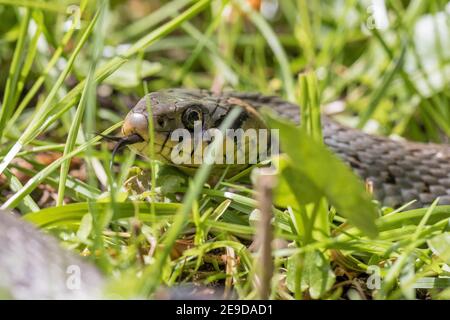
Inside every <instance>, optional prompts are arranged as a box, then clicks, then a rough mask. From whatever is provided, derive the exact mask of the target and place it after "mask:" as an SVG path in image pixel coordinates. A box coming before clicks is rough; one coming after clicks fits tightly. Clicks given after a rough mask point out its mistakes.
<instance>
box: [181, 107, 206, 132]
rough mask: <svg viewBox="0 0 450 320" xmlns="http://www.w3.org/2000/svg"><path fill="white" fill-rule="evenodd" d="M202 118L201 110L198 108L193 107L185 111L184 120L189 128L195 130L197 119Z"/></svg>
mask: <svg viewBox="0 0 450 320" xmlns="http://www.w3.org/2000/svg"><path fill="white" fill-rule="evenodd" d="M201 118H202V117H201V112H200V111H199V110H197V109H196V108H192V107H191V108H189V109H187V110H186V111H185V112H184V114H183V119H182V120H183V124H184V126H185V127H186V128H187V129H189V130H193V129H194V124H195V121H200V120H201Z"/></svg>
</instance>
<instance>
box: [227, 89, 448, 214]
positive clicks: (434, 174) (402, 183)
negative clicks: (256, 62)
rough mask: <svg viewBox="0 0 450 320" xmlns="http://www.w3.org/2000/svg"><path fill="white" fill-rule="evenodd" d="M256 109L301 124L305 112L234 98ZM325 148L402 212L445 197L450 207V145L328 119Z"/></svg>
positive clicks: (271, 100) (269, 100)
mask: <svg viewBox="0 0 450 320" xmlns="http://www.w3.org/2000/svg"><path fill="white" fill-rule="evenodd" d="M232 94H233V95H236V96H239V97H240V98H241V99H243V100H246V101H248V102H249V103H250V104H252V105H253V106H255V107H256V108H260V107H262V106H268V107H271V108H272V109H273V110H274V111H276V112H277V113H278V114H280V115H281V116H283V117H286V118H288V119H291V120H293V121H295V122H297V123H298V122H299V118H300V113H299V107H298V106H297V105H295V104H291V103H288V102H286V101H283V100H281V99H280V98H278V97H267V96H260V95H258V94H242V93H232ZM322 127H323V135H324V141H325V144H326V145H327V146H328V147H329V148H330V149H331V150H333V152H334V153H336V154H337V155H338V156H339V157H340V158H341V159H342V160H344V161H345V162H346V163H347V164H349V165H350V166H351V167H352V168H353V169H354V171H355V172H356V173H357V174H358V175H359V176H360V177H361V178H362V179H364V180H366V181H368V180H370V181H371V182H372V183H373V186H374V192H375V196H376V198H377V199H379V200H380V201H381V202H382V203H383V204H385V205H388V206H393V207H397V206H399V205H402V204H405V203H407V202H409V201H411V200H416V202H415V203H414V205H413V206H415V207H423V206H426V205H429V204H431V203H432V202H433V201H434V200H435V199H436V197H440V201H439V204H450V146H449V145H438V144H425V143H413V142H407V141H394V140H391V139H388V138H385V137H379V136H374V135H369V134H366V133H364V132H362V131H358V130H355V129H352V128H348V127H346V126H343V125H341V124H339V123H337V122H335V121H333V120H332V119H330V118H329V117H327V116H323V117H322Z"/></svg>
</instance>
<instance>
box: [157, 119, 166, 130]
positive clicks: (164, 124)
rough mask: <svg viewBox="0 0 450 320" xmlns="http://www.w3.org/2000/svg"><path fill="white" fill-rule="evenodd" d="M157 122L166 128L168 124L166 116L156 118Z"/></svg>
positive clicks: (159, 125) (162, 127) (161, 127)
mask: <svg viewBox="0 0 450 320" xmlns="http://www.w3.org/2000/svg"><path fill="white" fill-rule="evenodd" d="M156 124H157V125H158V127H159V128H160V129H164V127H165V126H166V118H164V117H157V118H156Z"/></svg>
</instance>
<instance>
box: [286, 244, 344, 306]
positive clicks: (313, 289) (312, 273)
mask: <svg viewBox="0 0 450 320" xmlns="http://www.w3.org/2000/svg"><path fill="white" fill-rule="evenodd" d="M303 264H304V265H303V268H302V270H301V271H302V274H301V290H302V291H304V290H309V294H310V296H311V298H313V299H319V298H320V297H322V296H323V295H324V294H325V293H326V292H327V291H328V290H330V289H331V287H332V286H333V284H334V282H335V280H336V276H335V275H334V273H333V271H332V270H331V267H330V262H329V261H328V259H327V257H326V256H325V255H324V254H323V253H322V252H320V251H318V250H315V251H311V252H307V253H306V254H305V256H304V258H303ZM298 267H299V264H298V263H297V257H296V256H292V257H289V259H288V272H287V279H286V281H287V286H288V289H289V290H291V291H292V292H294V291H295V287H296V281H297V280H296V279H297V272H298V270H297V268H298Z"/></svg>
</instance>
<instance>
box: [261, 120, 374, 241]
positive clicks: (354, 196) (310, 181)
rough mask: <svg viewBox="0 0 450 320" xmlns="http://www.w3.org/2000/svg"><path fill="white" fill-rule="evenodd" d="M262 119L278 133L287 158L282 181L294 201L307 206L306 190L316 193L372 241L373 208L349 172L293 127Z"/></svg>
mask: <svg viewBox="0 0 450 320" xmlns="http://www.w3.org/2000/svg"><path fill="white" fill-rule="evenodd" d="M264 117H265V118H266V121H267V123H268V124H269V126H270V127H271V128H274V129H279V135H280V143H281V149H282V150H283V151H284V152H286V154H287V155H288V157H289V164H288V166H287V167H286V168H289V169H288V172H287V174H288V175H289V179H286V180H287V181H289V186H290V188H291V191H292V192H293V193H294V195H295V196H296V197H297V200H298V201H301V202H304V203H301V204H302V205H304V204H307V203H309V202H311V200H313V199H314V197H313V196H312V195H311V191H307V189H310V190H316V191H315V192H318V193H319V195H318V196H325V197H326V198H327V200H328V201H329V202H330V204H331V205H333V206H334V207H335V208H336V209H337V211H338V212H339V213H340V214H341V215H342V216H344V217H346V218H347V219H348V220H349V222H350V223H352V224H353V225H355V226H356V227H357V228H359V229H360V230H361V231H363V232H364V233H365V234H366V235H367V236H369V237H372V238H374V237H376V236H377V235H378V230H377V226H376V224H375V219H376V217H377V212H376V207H375V205H374V203H373V202H372V201H371V198H370V196H369V194H367V193H366V192H365V188H364V185H363V183H362V181H360V180H359V179H358V177H357V176H356V175H355V174H353V172H352V171H351V169H350V168H348V167H347V166H346V165H345V164H344V163H343V162H342V161H341V160H340V159H338V158H337V156H335V155H334V154H333V153H332V152H331V151H330V150H329V149H327V148H326V147H325V146H323V145H321V144H319V143H317V142H315V141H314V140H313V139H312V138H311V137H309V136H308V135H307V134H306V133H305V132H304V131H303V130H302V129H300V128H298V127H296V126H295V125H294V124H291V123H289V122H287V121H285V120H281V119H279V118H276V117H275V116H273V115H270V114H269V112H267V111H266V112H264ZM285 170H286V169H285ZM300 184H302V185H300ZM299 192H301V193H302V194H301V195H299V194H298V193H299Z"/></svg>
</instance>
